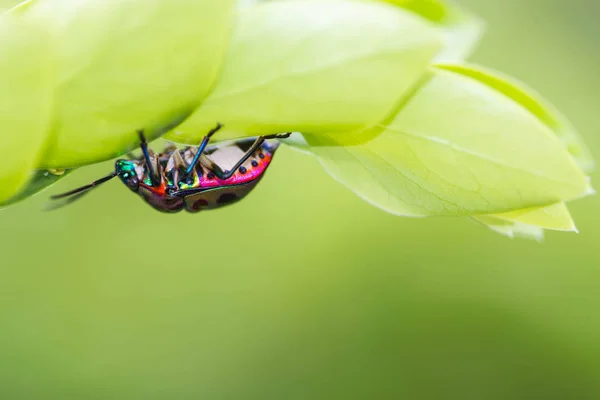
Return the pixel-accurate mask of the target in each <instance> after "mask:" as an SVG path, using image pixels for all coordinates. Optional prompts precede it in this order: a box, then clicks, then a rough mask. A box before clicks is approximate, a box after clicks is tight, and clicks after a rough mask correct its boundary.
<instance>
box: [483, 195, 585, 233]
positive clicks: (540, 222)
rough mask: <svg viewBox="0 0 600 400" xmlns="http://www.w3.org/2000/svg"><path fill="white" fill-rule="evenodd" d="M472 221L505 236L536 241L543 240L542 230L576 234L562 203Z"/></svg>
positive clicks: (573, 224) (487, 216)
mask: <svg viewBox="0 0 600 400" xmlns="http://www.w3.org/2000/svg"><path fill="white" fill-rule="evenodd" d="M473 219H474V220H475V221H477V222H479V223H482V224H484V225H486V226H488V227H489V228H490V229H492V230H493V231H495V232H498V233H501V234H503V235H505V236H508V237H517V236H519V237H525V238H529V239H534V240H537V241H542V240H543V238H544V229H549V230H557V231H565V232H577V228H576V227H575V223H574V222H573V218H572V217H571V214H570V213H569V210H568V209H567V206H566V205H565V204H564V203H558V204H554V205H551V206H547V207H536V208H529V209H523V210H517V211H513V212H510V213H504V214H495V215H486V216H479V217H473Z"/></svg>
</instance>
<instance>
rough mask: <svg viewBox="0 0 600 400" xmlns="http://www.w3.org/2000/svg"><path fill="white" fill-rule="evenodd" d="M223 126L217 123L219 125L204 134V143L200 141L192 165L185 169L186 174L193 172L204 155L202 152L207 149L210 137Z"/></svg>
mask: <svg viewBox="0 0 600 400" xmlns="http://www.w3.org/2000/svg"><path fill="white" fill-rule="evenodd" d="M222 127H223V125H221V124H217V126H215V127H214V128H213V129H211V130H210V132H208V133H207V134H206V136H204V139H202V143H200V146H198V151H196V155H194V159H193V160H192V162H191V163H190V165H189V166H188V167H187V169H186V170H185V175H189V174H191V173H192V171H193V170H194V168H195V167H196V164H198V160H199V159H200V156H201V155H202V153H204V150H205V149H206V146H207V145H208V142H210V138H211V137H212V135H214V134H215V133H217V132H218V131H219V130H220V129H221V128H222Z"/></svg>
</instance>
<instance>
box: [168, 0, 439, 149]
mask: <svg viewBox="0 0 600 400" xmlns="http://www.w3.org/2000/svg"><path fill="white" fill-rule="evenodd" d="M439 48H440V34H439V31H438V30H437V29H435V28H434V27H433V26H431V25H430V24H428V23H427V22H426V21H425V20H423V19H421V18H419V17H417V16H415V15H414V14H413V13H410V12H407V11H405V10H402V9H400V8H397V7H394V6H391V5H388V4H382V3H376V2H340V1H319V2H306V1H283V2H269V3H261V4H257V5H255V6H253V7H250V8H248V9H247V10H246V12H243V13H241V14H240V17H239V19H238V21H237V24H236V29H235V33H234V37H233V39H232V43H231V45H230V49H229V53H228V57H227V60H226V63H225V65H224V68H223V71H222V74H221V76H220V79H219V82H218V84H217V85H216V87H215V88H214V90H213V92H212V93H211V94H210V96H209V97H208V98H207V99H206V100H205V101H204V102H203V103H202V105H201V106H200V107H199V108H198V109H197V110H196V112H195V113H194V115H193V116H192V117H190V118H189V119H188V120H186V121H185V122H184V123H183V124H182V125H180V126H179V127H177V128H176V129H175V130H174V131H173V132H172V133H170V134H168V135H167V138H168V139H170V140H173V141H176V142H182V143H198V142H199V141H200V140H201V139H202V136H203V135H204V134H205V133H206V132H207V131H208V130H209V129H210V128H212V127H213V126H214V125H215V123H216V122H217V121H218V122H221V123H223V124H224V126H225V130H224V131H221V132H219V134H218V138H219V139H229V138H235V137H240V136H253V135H259V134H268V133H278V132H283V131H302V132H311V133H314V134H319V133H325V132H329V133H333V132H336V133H339V134H340V135H347V133H348V132H350V131H360V130H363V129H364V128H366V127H370V126H372V125H373V124H376V123H377V122H379V121H381V120H382V119H384V118H385V117H386V115H388V114H389V112H391V111H392V110H393V109H394V108H395V107H397V103H398V101H399V100H400V99H401V98H402V95H403V93H406V92H407V91H408V90H409V89H410V88H411V87H412V86H413V85H415V83H416V82H417V80H418V79H420V77H421V76H422V75H423V73H424V71H425V68H426V66H427V64H428V63H429V62H430V61H431V60H432V59H433V57H434V56H435V54H436V53H437V52H438V50H439Z"/></svg>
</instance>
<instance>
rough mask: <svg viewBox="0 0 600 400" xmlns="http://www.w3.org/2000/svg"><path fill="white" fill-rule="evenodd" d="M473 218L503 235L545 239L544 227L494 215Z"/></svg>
mask: <svg viewBox="0 0 600 400" xmlns="http://www.w3.org/2000/svg"><path fill="white" fill-rule="evenodd" d="M473 220H474V221H476V222H479V223H480V224H483V225H485V226H487V227H488V228H490V229H491V230H492V231H494V232H496V233H499V234H501V235H504V236H507V237H509V238H511V239H513V238H517V237H520V238H524V239H531V240H536V241H538V242H542V241H543V240H544V229H542V228H539V227H536V226H531V225H527V224H521V223H519V222H511V221H506V220H503V219H500V218H495V217H493V216H480V217H473Z"/></svg>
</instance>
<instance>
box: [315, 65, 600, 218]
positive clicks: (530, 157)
mask: <svg viewBox="0 0 600 400" xmlns="http://www.w3.org/2000/svg"><path fill="white" fill-rule="evenodd" d="M520 99H521V98H519V97H517V98H513V97H511V96H510V93H509V94H507V93H503V92H501V91H498V90H497V89H496V88H495V87H493V86H490V85H488V84H487V81H486V80H480V79H477V77H474V76H471V75H470V74H466V75H464V74H462V73H461V72H460V71H450V70H448V69H442V68H433V69H432V71H431V77H430V78H429V80H428V81H427V82H426V83H424V85H423V86H422V87H420V88H419V89H418V90H417V91H416V92H415V93H414V95H413V96H412V97H411V98H409V99H407V100H406V103H405V104H404V106H403V107H401V108H400V109H399V110H398V112H397V113H396V115H394V116H393V117H391V118H390V119H389V121H388V122H386V123H384V124H382V125H381V127H380V131H381V133H380V134H379V135H378V136H377V137H376V138H375V139H373V140H371V141H369V142H367V143H365V144H362V145H358V146H340V145H343V144H344V143H343V142H340V139H339V138H340V137H341V136H340V135H306V138H307V140H308V142H309V144H310V145H311V146H312V147H313V148H312V150H313V152H314V153H315V154H316V155H317V156H318V157H319V158H320V161H321V163H322V164H323V165H324V167H325V168H326V169H327V170H328V171H329V172H330V173H331V174H332V175H333V176H334V177H335V178H336V179H338V180H340V181H341V182H343V183H344V184H346V185H347V186H348V187H349V188H350V189H351V190H353V191H354V192H355V193H357V194H358V195H359V196H361V197H362V198H364V199H366V200H367V201H369V202H371V203H373V204H375V205H377V206H379V207H381V208H383V209H385V210H387V211H389V212H392V213H394V214H400V215H409V216H428V215H473V214H488V213H489V214H495V213H502V212H508V211H512V210H518V209H522V208H530V207H538V206H544V205H548V204H554V203H559V202H562V201H567V200H571V199H575V198H579V197H582V196H585V195H586V194H589V193H590V191H591V189H590V187H589V185H588V182H587V179H586V177H585V174H584V173H583V171H582V170H581V169H580V168H579V167H578V166H577V165H576V164H575V162H574V161H573V159H572V158H571V157H570V155H569V153H568V152H567V151H566V150H565V149H564V147H563V144H562V143H561V141H560V140H559V139H558V138H557V137H556V136H555V134H554V133H553V131H552V130H551V129H550V127H549V126H548V125H546V124H544V123H543V122H542V121H540V119H539V118H538V116H537V115H536V114H534V113H532V112H530V111H529V109H528V108H527V107H525V106H524V105H522V104H521V103H520V102H519V100H520Z"/></svg>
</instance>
